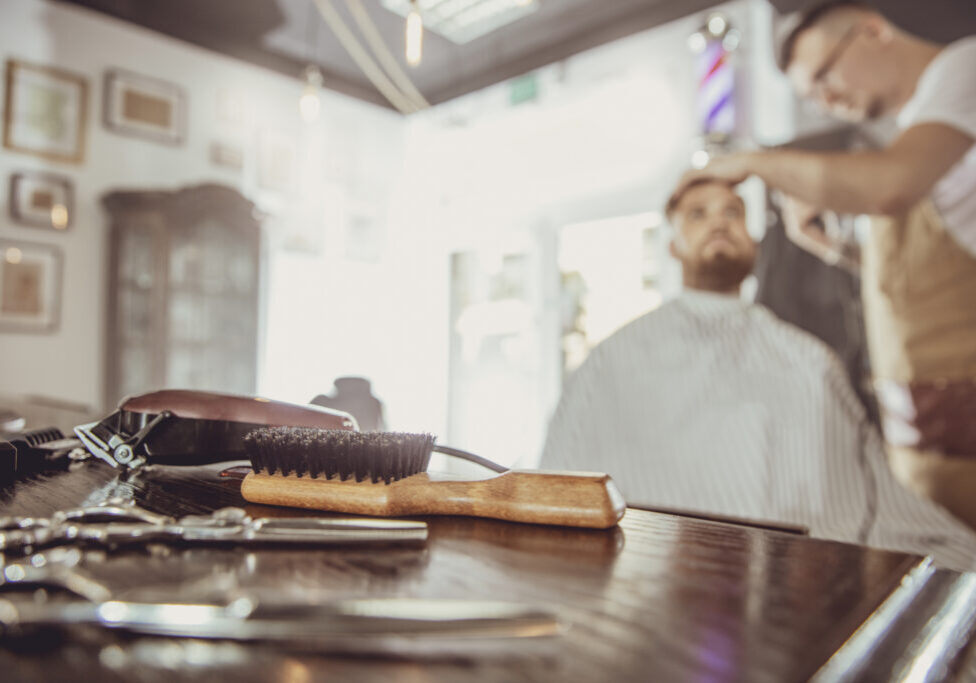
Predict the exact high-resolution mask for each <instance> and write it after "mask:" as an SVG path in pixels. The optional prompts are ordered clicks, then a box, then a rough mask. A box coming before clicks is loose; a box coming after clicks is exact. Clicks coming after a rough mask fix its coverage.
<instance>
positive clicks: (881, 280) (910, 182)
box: [683, 0, 976, 528]
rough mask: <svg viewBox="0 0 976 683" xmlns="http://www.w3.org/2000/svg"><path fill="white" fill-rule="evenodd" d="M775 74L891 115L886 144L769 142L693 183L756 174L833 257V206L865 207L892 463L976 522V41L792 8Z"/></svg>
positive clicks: (861, 114)
mask: <svg viewBox="0 0 976 683" xmlns="http://www.w3.org/2000/svg"><path fill="white" fill-rule="evenodd" d="M777 42H778V54H777V59H778V61H779V65H780V68H781V69H782V70H783V71H784V72H785V73H786V74H787V76H788V77H789V79H790V81H791V82H792V84H793V85H794V87H795V88H796V89H797V91H798V92H799V93H800V94H801V96H803V97H806V98H809V99H812V100H815V101H816V102H818V103H819V104H821V105H822V106H823V107H824V108H826V109H827V110H828V111H829V112H831V113H832V114H834V115H836V116H838V117H840V118H843V119H846V120H849V121H855V122H857V121H865V120H871V119H876V118H880V117H883V116H889V115H894V116H896V123H897V125H898V128H899V131H900V132H899V134H898V136H897V137H896V138H895V139H894V141H893V142H892V143H891V144H890V145H889V146H888V147H887V148H885V149H881V150H876V151H855V152H836V153H828V152H806V151H800V150H786V149H780V150H768V151H756V152H746V153H738V154H730V155H727V156H723V157H719V158H715V159H713V160H712V161H711V162H710V163H709V164H708V165H707V166H706V167H705V168H704V169H701V170H699V171H692V172H690V173H689V174H687V175H686V176H685V178H684V180H683V182H685V183H689V182H695V181H696V180H700V179H701V178H719V179H725V180H729V181H732V182H736V181H739V180H744V179H745V178H746V177H748V176H751V175H756V176H758V177H760V178H761V179H762V180H763V181H764V182H765V183H766V185H767V186H769V187H770V188H773V189H776V190H779V191H781V192H782V193H784V194H786V195H789V196H791V197H792V198H793V201H792V207H793V208H792V214H791V215H789V216H786V217H785V218H786V224H787V232H788V233H790V235H791V237H792V238H794V240H795V241H796V242H797V243H798V244H799V245H800V246H804V247H807V248H810V249H811V251H814V252H815V253H817V254H818V255H820V256H824V255H825V254H831V253H833V254H836V253H837V252H838V249H837V248H836V245H830V244H829V242H830V237H829V235H826V234H824V233H823V232H822V231H821V230H820V229H819V228H817V227H815V226H816V223H815V222H814V220H813V219H814V218H815V217H816V216H817V215H818V214H820V213H821V212H822V211H823V210H826V209H829V210H833V211H835V212H838V213H856V214H869V215H871V216H872V217H873V219H872V220H873V224H872V227H871V232H870V237H869V239H868V242H867V244H865V245H864V250H863V254H862V257H863V263H862V297H863V299H864V305H865V323H866V330H867V335H868V344H869V349H870V352H871V362H872V368H873V373H874V377H875V385H876V390H877V392H878V400H879V404H880V405H881V407H882V411H883V414H884V420H885V436H886V440H887V441H888V452H889V459H890V462H891V465H892V468H893V470H894V472H895V474H896V476H898V478H899V479H900V480H901V481H902V483H903V484H905V485H907V486H909V487H910V488H912V489H914V490H915V491H916V492H918V493H921V494H923V495H927V496H929V497H931V498H933V499H934V500H936V501H937V502H939V503H941V504H943V505H944V506H946V507H947V508H948V509H949V510H950V511H952V512H953V513H954V514H956V515H957V516H958V517H960V518H961V519H963V520H964V521H966V522H967V523H969V524H970V525H971V526H973V527H974V528H976V146H974V141H976V36H970V37H968V38H965V39H962V40H959V41H957V42H954V43H951V44H949V45H946V46H943V45H939V44H936V43H932V42H929V41H926V40H923V39H921V38H919V37H917V36H914V35H912V34H910V33H907V32H905V31H902V30H900V29H899V28H897V27H896V26H894V25H893V24H892V23H891V22H889V21H888V20H887V19H885V17H884V16H882V15H881V14H880V13H878V12H877V11H876V10H874V9H872V8H871V7H869V6H868V5H866V4H863V3H860V2H852V1H847V0H841V1H836V2H828V3H824V4H820V5H817V6H815V7H813V8H811V9H809V10H807V11H806V12H804V13H802V14H798V15H795V16H793V17H790V18H789V19H788V20H787V21H786V22H784V28H783V30H782V31H781V33H780V35H779V36H778V39H777Z"/></svg>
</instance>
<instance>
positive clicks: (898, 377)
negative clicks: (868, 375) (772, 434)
mask: <svg viewBox="0 0 976 683" xmlns="http://www.w3.org/2000/svg"><path fill="white" fill-rule="evenodd" d="M861 286H862V296H863V299H864V315H865V327H866V332H867V337H868V347H869V350H870V353H871V364H872V368H873V374H874V377H875V384H876V389H877V392H878V402H879V405H880V406H881V409H882V414H883V417H884V431H885V438H886V440H887V441H888V443H889V444H890V445H892V446H895V447H902V448H907V449H910V450H913V451H916V452H919V453H921V452H922V451H934V452H938V453H941V454H943V455H945V456H949V457H963V458H965V457H967V456H968V457H970V458H974V459H976V258H974V257H973V256H972V255H970V254H969V253H968V252H967V251H966V250H964V249H963V248H962V247H961V246H959V245H958V244H957V243H956V241H955V240H954V239H953V237H952V236H951V235H950V234H949V233H948V232H947V230H946V228H945V225H944V224H943V222H942V219H941V217H940V216H939V214H938V212H937V211H936V209H935V207H934V205H933V204H932V203H931V201H924V202H922V203H920V204H919V205H917V206H916V207H915V208H914V209H913V210H911V211H910V212H909V213H907V214H906V215H904V216H902V217H898V218H876V219H874V223H873V225H872V226H871V236H870V241H869V243H868V244H867V245H866V248H865V250H864V255H863V270H862V283H861ZM974 465H976V460H974Z"/></svg>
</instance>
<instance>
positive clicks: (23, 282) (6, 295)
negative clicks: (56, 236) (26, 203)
mask: <svg viewBox="0 0 976 683" xmlns="http://www.w3.org/2000/svg"><path fill="white" fill-rule="evenodd" d="M61 268H62V257H61V250H60V249H58V248H57V247H54V246H51V245H47V244H36V243H33V242H14V241H10V240H0V332H34V333H38V332H52V331H54V330H55V329H57V327H58V322H59V319H60V313H61Z"/></svg>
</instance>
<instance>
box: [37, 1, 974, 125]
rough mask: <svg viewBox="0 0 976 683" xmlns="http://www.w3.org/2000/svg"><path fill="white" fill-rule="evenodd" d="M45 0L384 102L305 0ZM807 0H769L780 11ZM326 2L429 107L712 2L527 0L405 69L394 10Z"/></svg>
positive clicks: (953, 6)
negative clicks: (377, 46) (365, 26)
mask: <svg viewBox="0 0 976 683" xmlns="http://www.w3.org/2000/svg"><path fill="white" fill-rule="evenodd" d="M52 1H53V2H61V3H65V4H72V5H78V6H82V7H87V8H89V9H91V10H94V11H97V12H101V13H103V14H107V15H110V16H113V17H116V18H118V19H122V20H124V21H128V22H132V23H134V24H138V25H140V26H143V27H146V28H149V29H152V30H154V31H158V32H160V33H164V34H166V35H168V36H171V37H173V38H177V39H180V40H184V41H186V42H189V43H193V44H195V45H199V46H201V47H204V48H207V49H210V50H214V51H216V52H219V53H222V54H225V55H228V56H230V57H234V58H237V59H241V60H244V61H246V62H250V63H252V64H256V65H259V66H262V67H265V68H268V69H272V70H274V71H277V72H280V73H282V74H285V75H288V76H292V77H294V78H301V77H302V74H303V71H304V69H305V67H306V65H308V64H309V63H315V64H317V65H318V66H319V68H320V69H321V70H322V72H323V75H324V83H323V84H324V86H325V87H327V88H331V89H333V90H336V91H338V92H342V93H345V94H347V95H351V96H353V97H357V98H360V99H362V100H366V101H368V102H373V103H375V104H378V105H381V106H387V107H389V106H390V104H389V102H388V101H387V100H386V99H385V98H384V97H383V96H382V95H381V94H380V92H379V91H378V90H377V89H376V88H375V87H374V86H373V85H372V84H371V83H370V81H369V80H368V79H367V78H366V77H365V76H364V75H363V73H362V71H361V70H360V69H359V67H358V66H357V65H356V63H355V62H354V61H353V60H352V59H351V58H350V57H349V55H348V54H347V53H346V51H345V49H344V48H343V47H342V45H340V43H339V41H338V40H337V39H336V37H335V36H334V35H333V33H332V31H331V29H330V28H329V27H328V26H327V25H326V23H325V21H324V20H323V19H322V17H321V16H319V14H318V13H317V11H316V7H315V3H314V1H313V0H52ZM428 1H430V0H421V2H422V3H423V2H428ZM811 1H812V0H769V2H770V4H772V5H773V7H774V8H775V9H776V10H778V11H780V12H789V11H793V10H796V9H799V8H802V7H804V6H806V5H809V4H810V2H811ZM328 2H331V4H332V6H333V7H335V9H336V11H337V12H338V13H339V15H340V16H341V17H342V19H343V20H344V22H345V24H346V25H347V26H349V27H350V29H352V30H353V32H354V33H356V35H357V36H359V38H360V42H363V40H362V35H361V34H360V33H358V27H357V25H356V22H355V20H354V18H353V16H352V15H351V14H350V12H349V10H348V6H347V3H349V2H360V3H361V4H362V6H363V8H364V9H365V10H366V12H367V13H368V15H369V17H370V18H371V19H372V22H373V23H374V24H375V25H376V27H377V29H378V31H379V33H380V35H381V36H382V38H383V41H384V43H385V44H386V45H387V46H388V47H389V48H390V51H391V52H392V53H393V55H394V56H395V58H396V59H397V61H398V62H399V64H400V66H401V67H402V68H403V69H404V70H405V71H406V72H407V73H409V75H410V78H411V79H412V80H413V82H414V83H415V84H416V86H417V87H418V88H419V90H420V92H421V93H422V94H423V95H424V97H425V98H426V99H427V101H429V102H430V103H431V104H438V103H440V102H444V101H447V100H450V99H453V98H455V97H458V96H460V95H464V94H466V93H468V92H472V91H474V90H478V89H481V88H484V87H486V86H489V85H492V84H493V83H498V82H500V81H504V80H508V79H510V78H513V77H515V76H519V75H521V74H524V73H526V72H529V71H531V70H533V69H536V68H539V67H542V66H545V65H546V64H550V63H552V62H556V61H559V60H561V59H565V58H566V57H569V56H570V55H573V54H576V53H578V52H582V51H583V50H587V49H589V48H592V47H596V46H598V45H601V44H604V43H607V42H610V41H612V40H616V39H618V38H622V37H624V36H627V35H630V34H633V33H636V32H639V31H643V30H646V29H649V28H652V27H654V26H657V25H659V24H663V23H666V22H668V21H672V20H674V19H678V18H680V17H683V16H686V15H690V14H694V13H696V12H701V11H702V10H706V9H708V8H709V7H713V6H715V5H717V4H720V3H719V2H718V1H717V0H534V3H535V4H536V5H537V8H536V10H535V11H533V12H531V13H529V14H526V15H524V16H522V17H521V18H519V19H518V20H516V21H514V22H512V23H509V24H507V25H505V26H503V27H501V28H499V29H497V30H495V31H493V32H491V33H488V34H487V35H484V36H482V37H479V38H476V39H474V40H471V41H470V42H467V43H465V44H463V45H458V44H455V43H453V42H451V41H449V40H447V39H445V38H443V37H441V36H439V35H437V34H435V33H432V32H430V31H428V32H426V35H425V37H424V58H423V63H422V64H421V65H420V66H418V67H416V68H408V67H407V66H406V64H405V61H404V58H403V40H404V38H403V36H404V19H403V17H402V16H400V15H397V14H394V13H393V12H391V11H389V10H387V9H385V8H384V7H383V2H382V0H328ZM972 3H973V0H926V2H924V3H923V2H918V0H874V2H873V3H872V4H874V5H876V6H878V7H879V8H881V9H882V10H883V11H884V12H885V13H886V14H887V15H888V16H889V17H890V18H892V19H893V20H895V21H896V23H899V24H901V25H902V26H904V27H906V28H908V29H909V30H911V31H913V32H915V33H919V34H921V35H923V36H924V37H926V38H929V39H933V40H940V41H949V40H952V39H955V38H958V37H961V36H963V35H967V34H971V33H974V32H976V12H973V8H972ZM387 4H389V0H387Z"/></svg>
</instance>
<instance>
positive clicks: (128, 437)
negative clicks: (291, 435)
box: [75, 389, 358, 468]
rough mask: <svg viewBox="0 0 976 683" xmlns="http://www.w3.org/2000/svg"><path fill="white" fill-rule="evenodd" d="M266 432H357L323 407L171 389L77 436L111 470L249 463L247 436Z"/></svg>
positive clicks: (136, 400)
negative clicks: (306, 429) (313, 429)
mask: <svg viewBox="0 0 976 683" xmlns="http://www.w3.org/2000/svg"><path fill="white" fill-rule="evenodd" d="M268 426H281V427H285V426H291V427H317V428H319V429H348V430H353V431H356V430H358V425H357V424H356V420H355V419H354V418H353V417H352V415H349V414H348V413H343V412H340V411H337V410H330V409H328V408H322V407H320V406H313V405H298V404H294V403H284V402H281V401H272V400H269V399H266V398H255V397H249V396H235V395H231V394H215V393H209V392H204V391H188V390H173V389H170V390H164V391H155V392H152V393H149V394H142V395H141V396H133V397H129V398H125V399H123V400H122V402H121V403H120V404H119V408H118V410H116V411H115V412H114V413H112V414H111V415H109V416H108V417H106V418H105V419H103V420H101V421H99V422H91V423H89V424H83V425H79V426H77V427H75V434H77V435H78V438H79V439H81V441H82V443H83V444H84V445H85V448H87V449H88V451H89V452H90V453H91V454H92V455H94V456H95V457H97V458H101V459H102V460H104V461H105V462H107V463H108V464H110V465H112V467H119V466H120V465H121V466H124V467H129V468H133V467H139V466H141V465H144V464H150V463H158V464H162V465H203V464H208V463H214V462H224V461H227V460H245V459H247V457H248V456H247V454H246V453H245V451H244V435H245V434H248V433H249V432H251V431H253V430H255V429H258V428H260V427H268Z"/></svg>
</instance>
